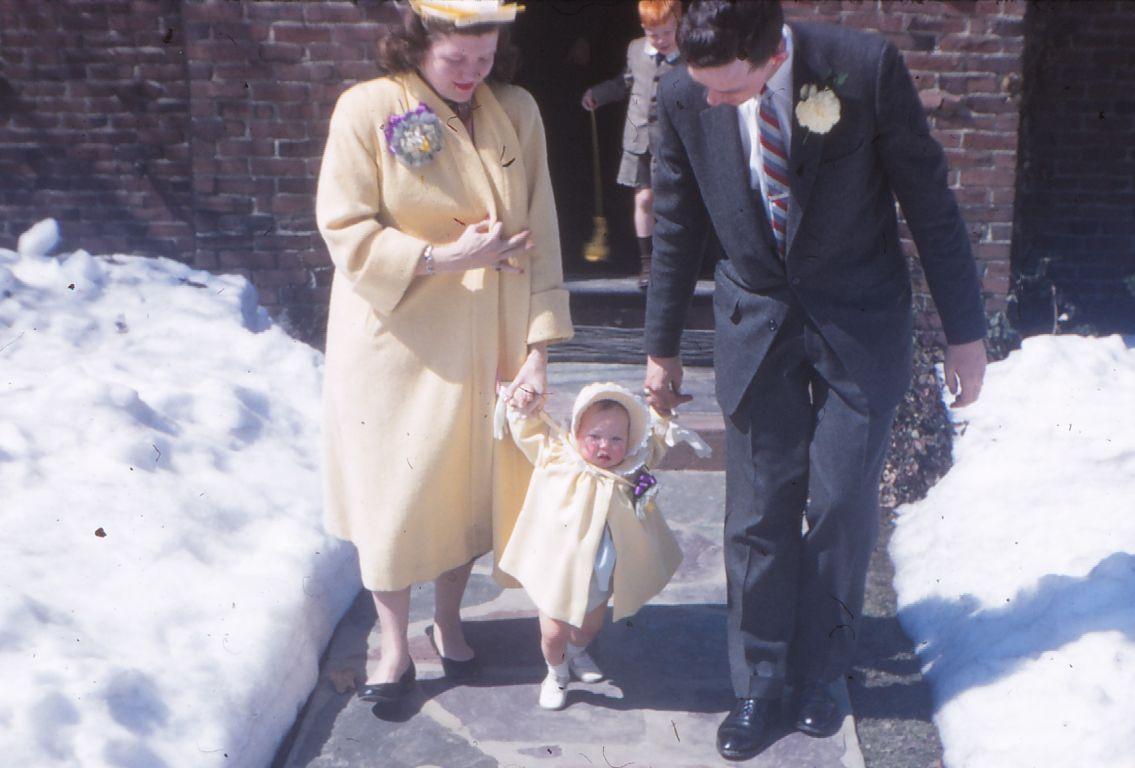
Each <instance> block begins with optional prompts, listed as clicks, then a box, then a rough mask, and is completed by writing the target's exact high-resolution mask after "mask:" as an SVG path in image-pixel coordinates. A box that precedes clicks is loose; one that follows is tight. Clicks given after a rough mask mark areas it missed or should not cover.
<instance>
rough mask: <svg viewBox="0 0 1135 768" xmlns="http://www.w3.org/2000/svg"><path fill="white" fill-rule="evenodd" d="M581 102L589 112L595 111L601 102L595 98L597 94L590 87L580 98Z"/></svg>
mask: <svg viewBox="0 0 1135 768" xmlns="http://www.w3.org/2000/svg"><path fill="white" fill-rule="evenodd" d="M579 103H580V104H581V105H582V106H583V108H584V109H586V110H587V111H588V112H594V111H595V110H596V109H597V108H598V107H599V102H597V101H596V100H595V94H593V93H592V92H591V89H590V88H588V89H587V90H586V91H584V92H583V98H582V99H580V102H579Z"/></svg>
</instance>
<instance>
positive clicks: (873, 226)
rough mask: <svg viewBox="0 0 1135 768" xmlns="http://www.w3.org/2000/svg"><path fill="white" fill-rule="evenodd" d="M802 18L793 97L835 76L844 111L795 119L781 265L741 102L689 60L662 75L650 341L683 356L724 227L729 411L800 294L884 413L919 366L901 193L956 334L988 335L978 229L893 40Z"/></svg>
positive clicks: (719, 343) (717, 303)
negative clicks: (811, 126)
mask: <svg viewBox="0 0 1135 768" xmlns="http://www.w3.org/2000/svg"><path fill="white" fill-rule="evenodd" d="M791 27H792V30H793V41H794V60H793V71H792V80H793V90H794V91H795V93H794V94H793V106H794V107H795V104H796V103H797V102H798V101H799V99H800V91H801V88H802V86H804V85H806V84H809V83H813V84H816V85H817V86H820V87H825V86H828V85H831V86H832V87H833V88H834V90H835V93H836V95H837V96H838V98H839V101H840V112H841V114H840V118H839V121H838V122H837V123H836V125H835V126H834V127H833V128H832V129H831V130H830V131H829V132H828V133H826V134H820V133H813V132H810V131H808V130H806V129H805V128H803V127H802V126H801V125H800V124H799V123H798V122H795V120H794V123H793V127H792V142H791V147H790V149H789V173H790V176H791V191H792V203H791V205H790V210H789V217H788V231H787V256H786V258H785V259H784V260H783V261H782V260H781V258H780V257H779V255H778V253H777V249H776V244H775V241H774V239H773V233H772V228H771V227H770V225H769V223H768V216H767V214H766V212H765V207H764V204H763V201H761V200H760V199H759V197H760V192H759V190H753V189H752V188H751V187H750V180H749V164H748V160H747V158H745V157H744V156H743V152H742V149H741V141H740V131H739V127H738V123H737V110H736V108H735V107H732V106H728V105H719V106H716V107H709V106H707V104H706V98H705V90H704V89H703V88H702V87H701V86H700V85H698V84H697V83H696V82H694V81H693V80H691V78H690V76H689V73H688V72H687V71H686V68H685V67H680V68H678V69H675V70H674V71H673V72H670V73H669V74H667V75H666V76H665V77H664V78H663V79H662V81H661V83H660V86H659V93H658V131H659V140H658V142H659V143H658V146H657V147H656V161H655V169H654V179H653V189H654V213H655V217H656V226H655V231H654V262H653V265H652V276H651V285H650V289H649V294H648V301H647V321H646V351H647V353H648V354H651V355H655V356H665V357H669V356H674V355H677V354H678V341H679V338H680V336H681V331H682V327H683V324H684V319H685V314H686V309H687V307H688V304H689V300H690V296H691V295H692V293H693V288H694V285H695V283H696V280H697V276H698V269H699V266H700V265H699V263H698V262H699V260H700V256H701V253H702V244H703V242H704V241H705V239H706V237H707V236H708V234H709V231H710V227H712V229H713V230H714V231H715V232H716V234H717V237H718V239H719V240H720V243H721V247H722V251H723V254H724V257H725V258H724V259H723V260H722V261H720V262H719V263H718V266H717V270H716V285H715V290H714V299H713V302H714V314H715V321H716V325H715V328H716V338H715V350H714V363H715V368H716V386H717V395H718V400H719V402H720V404H721V406H722V409H723V410H724V411H725V413H726V414H732V413H734V412H735V411H736V410H737V408H738V406H739V404H740V403H741V400H742V398H743V396H744V394H745V391H746V390H747V389H748V386H749V384H750V382H751V381H752V379H753V377H754V375H756V374H757V370H758V368H759V367H760V364H761V361H762V359H763V358H764V355H765V353H766V352H767V350H768V348H769V344H770V343H771V341H772V339H773V336H774V335H775V334H776V331H777V329H778V328H779V327H780V326H781V325H782V324H783V321H784V318H785V317H786V315H787V313H788V311H789V308H790V306H792V305H793V304H796V305H798V306H799V307H801V308H802V309H803V311H804V312H805V313H806V315H807V317H808V318H809V320H810V321H811V323H812V324H813V325H814V326H815V327H816V329H818V331H819V332H820V334H821V335H822V336H823V338H824V339H825V341H827V343H828V344H829V345H830V346H831V347H832V349H833V350H834V351H835V353H836V355H837V356H838V358H839V360H840V362H841V363H842V364H843V365H844V366H845V367H846V368H847V370H848V371H849V372H850V374H851V375H852V377H853V378H854V379H855V381H856V382H857V383H858V384H859V386H860V387H861V388H862V389H863V391H864V393H865V394H866V396H867V397H868V400H869V401H870V403H871V407H872V408H874V409H878V410H884V409H887V408H890V407H893V406H894V405H896V404H897V403H898V402H899V401H900V400H901V399H902V397H903V394H904V393H905V392H906V390H907V388H908V387H909V384H910V369H911V349H912V343H911V332H912V327H911V326H912V311H911V283H910V274H909V270H908V267H907V263H906V259H905V258H904V256H903V254H902V251H901V250H900V247H899V232H898V222H897V217H896V212H895V201H896V199H897V201H898V203H899V204H900V205H901V206H902V210H903V213H904V215H905V217H906V221H907V223H908V225H909V227H910V230H911V233H912V235H913V237H914V241H915V244H916V246H917V248H918V253H919V258H920V261H921V263H922V268H923V271H924V273H925V275H926V281H927V283H928V285H929V287H930V291H931V295H932V296H933V298H934V302H935V305H936V306H937V309H938V313H939V316H940V318H941V322H942V328H943V330H944V332H945V335H946V339H947V341H948V342H949V343H951V344H960V343H963V342H969V341H974V340H976V339H980V338H983V337H984V335H985V317H984V312H983V305H982V298H981V293H980V286H979V283H978V279H977V274H976V268H975V264H974V260H973V256H972V253H971V251H970V244H969V239H968V236H967V233H966V228H965V225H964V223H963V221H962V218H961V215H960V213H959V211H958V207H957V203H956V201H955V200H954V196H953V194H952V193H951V191H950V190H949V188H948V185H947V178H946V170H947V169H946V160H945V156H944V153H943V151H942V148H941V147H940V146H939V144H938V143H937V142H936V141H935V140H934V139H933V138H932V137H931V135H930V131H929V128H928V126H927V122H926V117H925V114H924V112H923V108H922V105H921V103H920V101H919V98H918V93H917V91H916V89H915V87H914V84H913V82H912V81H911V78H910V75H909V74H908V72H907V69H906V66H905V65H904V63H903V61H902V58H901V56H900V55H899V53H898V51H897V50H896V49H895V47H894V46H893V45H892V44H890V43H888V42H886V41H885V40H883V39H882V38H880V37H878V36H875V35H871V34H867V33H861V32H856V31H851V30H845V29H841V28H838V27H832V26H826V25H813V24H792V25H791ZM837 82H838V84H836V83H837Z"/></svg>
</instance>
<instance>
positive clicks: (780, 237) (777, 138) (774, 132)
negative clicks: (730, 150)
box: [757, 88, 789, 258]
mask: <svg viewBox="0 0 1135 768" xmlns="http://www.w3.org/2000/svg"><path fill="white" fill-rule="evenodd" d="M757 122H758V123H759V124H760V134H761V165H762V170H763V171H764V174H765V190H766V191H767V196H768V200H766V203H767V206H766V207H767V210H768V217H769V224H771V225H772V233H773V235H775V236H776V247H777V251H778V252H779V253H780V257H781V258H784V241H785V239H786V237H787V233H788V196H789V192H788V151H787V150H786V149H785V146H784V133H783V131H781V130H780V120H779V119H778V118H777V116H776V110H775V109H773V105H772V91H770V90H768V89H767V88H765V89H763V90H762V91H761V99H760V109H759V111H758V113H757Z"/></svg>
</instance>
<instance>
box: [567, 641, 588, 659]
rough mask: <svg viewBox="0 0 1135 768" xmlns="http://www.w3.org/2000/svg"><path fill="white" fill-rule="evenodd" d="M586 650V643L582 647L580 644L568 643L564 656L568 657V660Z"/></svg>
mask: <svg viewBox="0 0 1135 768" xmlns="http://www.w3.org/2000/svg"><path fill="white" fill-rule="evenodd" d="M585 650H587V646H586V645H585V646H582V647H580V646H578V645H572V644H571V643H568V644H567V648H565V649H564V658H565V659H568V660H571V659H574V658H575V657H576V656H578V655H579V654H581V653H583V652H584V651H585Z"/></svg>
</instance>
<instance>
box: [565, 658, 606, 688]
mask: <svg viewBox="0 0 1135 768" xmlns="http://www.w3.org/2000/svg"><path fill="white" fill-rule="evenodd" d="M568 669H570V670H571V676H572V677H574V678H575V679H576V680H579V681H580V682H582V683H597V682H599V681H600V680H602V679H603V672H602V670H600V669H599V667H598V666H596V664H595V659H593V658H591V655H590V654H589V653H588V652H587V651H580V652H579V653H577V654H576V655H575V656H572V657H570V658H569V659H568Z"/></svg>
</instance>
